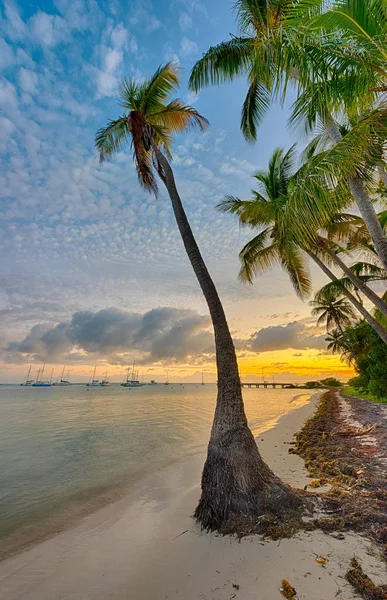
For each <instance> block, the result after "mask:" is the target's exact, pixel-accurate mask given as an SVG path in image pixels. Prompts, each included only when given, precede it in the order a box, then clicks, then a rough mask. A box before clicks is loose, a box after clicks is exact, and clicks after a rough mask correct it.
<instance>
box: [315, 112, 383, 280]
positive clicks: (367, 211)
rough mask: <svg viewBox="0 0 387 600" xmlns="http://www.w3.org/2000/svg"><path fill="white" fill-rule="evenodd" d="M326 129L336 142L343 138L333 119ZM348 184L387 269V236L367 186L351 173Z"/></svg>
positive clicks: (327, 123) (326, 125)
mask: <svg viewBox="0 0 387 600" xmlns="http://www.w3.org/2000/svg"><path fill="white" fill-rule="evenodd" d="M325 127H326V130H327V133H328V135H329V136H330V138H331V139H332V141H333V142H334V143H335V144H338V143H339V142H340V140H341V139H342V135H341V133H340V130H339V128H338V127H337V125H336V123H335V122H334V120H333V119H329V121H328V122H326V124H325ZM347 181H348V186H349V189H350V190H351V193H352V196H353V199H354V200H355V203H356V205H357V207H358V209H359V211H360V214H361V216H362V218H363V221H364V223H365V224H366V227H367V229H368V231H369V233H370V236H371V238H372V241H373V243H374V246H375V250H376V252H377V253H378V256H379V258H380V260H381V262H382V264H383V266H384V268H385V270H386V271H387V238H386V236H385V235H384V232H383V229H382V226H381V224H380V223H379V219H378V215H377V214H376V211H375V208H374V205H373V204H372V202H371V200H370V198H369V196H368V193H367V190H366V187H365V185H364V183H363V181H362V180H361V179H360V177H357V176H356V175H350V176H348V177H347Z"/></svg>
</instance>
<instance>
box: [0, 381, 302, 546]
mask: <svg viewBox="0 0 387 600" xmlns="http://www.w3.org/2000/svg"><path fill="white" fill-rule="evenodd" d="M243 394H244V400H245V405H246V412H247V416H248V419H249V423H250V426H251V428H252V430H253V432H254V433H256V434H257V433H259V432H260V431H263V430H265V429H267V428H269V427H270V426H272V425H273V424H274V423H275V422H276V421H277V420H278V419H279V418H280V417H281V416H282V415H284V414H286V413H287V412H289V411H291V410H293V409H295V408H298V407H300V406H302V405H303V404H305V403H306V401H307V400H308V398H309V396H310V394H305V393H304V394H301V393H300V392H297V390H279V389H278V390H272V389H267V390H264V389H262V390H255V389H245V390H244V392H243ZM215 400H216V386H215V385H210V384H208V385H204V386H201V385H195V384H185V385H184V386H181V385H176V384H172V385H169V386H165V385H156V386H144V387H141V388H138V389H130V388H122V387H120V386H115V385H114V386H113V385H112V386H111V387H106V388H97V389H92V388H91V389H89V390H88V389H87V388H86V387H85V386H80V385H74V386H70V387H52V388H28V387H17V386H0V558H1V557H4V556H5V555H7V554H9V553H10V552H14V551H16V550H18V549H19V548H20V547H22V546H23V545H25V544H31V543H33V542H36V541H38V540H39V539H42V538H44V537H46V536H47V535H49V534H51V533H54V532H56V531H59V530H60V529H63V528H64V527H66V526H68V525H70V524H71V523H72V522H73V521H74V519H76V518H77V517H79V516H82V515H85V514H87V513H88V512H90V511H92V510H95V509H96V508H98V507H99V506H101V505H102V504H104V503H106V502H109V501H112V500H114V499H116V498H117V497H119V495H122V494H123V493H125V491H126V490H127V489H129V488H130V486H131V485H132V484H133V483H134V482H135V481H136V480H138V479H139V478H141V477H142V476H143V475H145V474H147V473H149V472H151V471H152V470H155V469H158V468H160V467H161V466H162V465H164V464H168V463H170V462H171V461H174V460H178V459H181V458H183V457H184V456H187V455H189V454H192V453H195V452H200V451H203V450H205V448H206V444H207V442H208V439H209V434H210V428H211V422H212V417H213V413H214V408H215Z"/></svg>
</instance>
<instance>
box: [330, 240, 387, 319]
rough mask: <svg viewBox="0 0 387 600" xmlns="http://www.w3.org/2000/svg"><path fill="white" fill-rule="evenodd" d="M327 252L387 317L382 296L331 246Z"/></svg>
mask: <svg viewBox="0 0 387 600" xmlns="http://www.w3.org/2000/svg"><path fill="white" fill-rule="evenodd" d="M325 251H326V253H327V254H328V255H329V256H330V257H331V259H332V260H333V261H334V262H335V263H336V264H337V266H338V267H340V269H341V270H342V271H343V273H345V275H346V276H347V277H348V279H350V280H351V281H352V283H353V284H354V285H355V286H356V287H357V288H358V289H359V290H360V291H361V292H362V294H364V295H365V296H366V297H367V298H368V300H371V302H372V303H373V304H374V306H376V308H378V309H379V310H380V312H381V313H382V314H383V315H385V316H386V317H387V304H386V303H385V302H384V300H383V299H382V298H380V296H378V295H377V294H376V293H375V292H374V291H373V290H371V288H369V287H368V285H366V284H365V283H364V282H363V281H362V280H361V279H359V277H357V276H356V275H355V273H353V272H352V271H351V269H350V268H349V267H348V266H347V265H346V264H345V262H344V261H342V260H341V258H340V257H339V256H337V254H335V253H334V252H333V251H332V250H330V249H329V248H325Z"/></svg>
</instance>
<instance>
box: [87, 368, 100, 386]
mask: <svg viewBox="0 0 387 600" xmlns="http://www.w3.org/2000/svg"><path fill="white" fill-rule="evenodd" d="M96 370H97V365H95V366H94V371H93V378H92V379H91V381H88V382H87V383H86V387H99V386H100V383H99V381H98V379H96V378H95V372H96Z"/></svg>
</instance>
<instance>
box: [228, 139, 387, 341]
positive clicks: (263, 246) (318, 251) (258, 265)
mask: <svg viewBox="0 0 387 600" xmlns="http://www.w3.org/2000/svg"><path fill="white" fill-rule="evenodd" d="M293 161H294V148H291V149H290V150H289V151H288V152H287V153H286V154H284V151H283V150H281V149H277V150H275V151H274V154H273V156H272V158H271V160H270V161H269V168H268V171H267V172H260V173H258V174H257V175H256V179H257V180H258V182H259V185H260V188H259V191H258V192H255V191H254V192H253V194H254V198H253V199H252V200H240V199H238V198H235V197H234V196H227V197H226V198H225V199H224V200H223V201H222V202H221V203H220V204H219V207H218V208H219V209H220V210H221V211H223V212H229V213H232V214H236V215H237V216H238V218H239V221H240V223H241V224H242V225H247V226H249V227H251V228H253V229H255V228H257V227H263V230H262V231H260V232H259V233H258V234H257V235H256V236H255V237H254V238H253V239H252V240H250V241H249V242H248V243H247V244H246V245H245V246H244V248H243V249H242V250H241V252H240V254H239V257H240V259H241V263H242V267H241V270H240V274H239V277H240V279H241V280H242V281H249V282H250V283H251V282H252V280H253V278H254V275H255V274H256V273H258V272H263V271H265V270H267V269H268V268H270V267H272V266H273V265H274V264H278V263H279V264H280V265H281V266H282V267H283V268H284V269H285V271H286V272H287V273H288V274H289V276H290V279H291V282H292V284H293V287H294V289H295V291H296V293H297V295H298V296H300V297H301V298H303V297H305V295H307V294H308V293H309V292H310V286H311V283H310V278H309V275H308V271H307V267H306V256H309V257H310V258H311V259H312V260H313V261H314V262H315V263H316V264H317V265H318V266H319V267H320V269H322V271H323V272H324V273H325V274H326V275H327V276H328V278H329V279H330V280H331V282H333V283H334V284H335V286H336V289H339V290H340V292H341V293H342V294H343V295H344V296H346V298H347V299H348V300H349V301H350V302H351V303H352V304H353V305H354V306H355V308H356V309H357V310H358V311H359V312H360V314H361V315H362V316H363V317H364V319H365V320H366V321H367V322H368V323H369V325H371V327H372V328H373V329H374V330H375V331H376V332H377V334H378V335H379V337H380V338H381V339H382V340H383V341H384V342H385V343H386V344H387V331H386V330H385V329H384V328H383V327H382V326H381V324H380V323H379V322H378V321H377V320H376V319H375V318H374V317H373V316H372V315H371V314H370V313H369V312H368V311H367V309H366V308H365V307H364V306H363V304H362V302H361V301H360V300H358V299H357V298H356V297H355V296H354V295H353V294H352V293H351V292H350V286H343V285H342V284H341V281H340V280H339V279H338V277H336V275H335V274H334V273H333V272H332V271H331V270H330V269H329V268H328V266H327V264H326V262H327V261H328V262H333V263H334V264H336V266H339V263H338V261H337V260H336V258H337V257H336V254H335V252H332V253H331V254H332V256H330V255H329V254H328V253H327V251H326V248H327V247H328V248H329V245H328V240H326V239H324V238H322V237H321V236H320V235H318V234H317V233H315V232H314V233H313V232H312V233H313V235H312V233H310V235H309V236H308V238H307V239H301V240H300V238H299V237H298V235H296V232H295V231H294V228H292V227H291V226H290V225H289V223H288V221H287V219H286V212H287V204H288V202H289V197H290V196H291V190H292V189H293V183H292V177H295V176H294V175H293V176H292V175H291V173H292V168H293ZM298 220H299V218H298V215H297V213H295V214H294V215H293V221H294V222H297V221H298ZM334 221H335V223H333V224H332V222H331V223H325V227H326V228H327V229H328V230H329V231H333V230H334V231H335V232H336V235H339V234H338V231H339V225H341V227H342V229H345V230H348V226H349V225H350V224H351V221H352V217H351V216H350V215H348V216H346V215H335V217H334ZM357 221H358V219H356V218H355V222H357ZM296 229H297V228H296ZM350 277H351V279H350V281H351V283H352V285H353V286H354V287H355V288H356V289H360V287H363V286H365V283H364V282H363V281H362V280H361V279H360V278H359V277H357V276H356V275H355V274H354V273H353V272H352V271H351V272H350ZM366 287H367V286H366ZM367 294H369V295H370V296H371V298H374V301H375V305H377V306H378V308H379V307H380V310H381V312H383V314H387V305H386V304H385V303H384V301H383V300H382V299H381V298H379V296H377V294H375V292H373V291H372V290H370V289H369V288H368V287H367Z"/></svg>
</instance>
